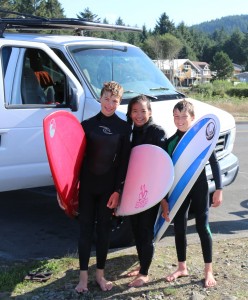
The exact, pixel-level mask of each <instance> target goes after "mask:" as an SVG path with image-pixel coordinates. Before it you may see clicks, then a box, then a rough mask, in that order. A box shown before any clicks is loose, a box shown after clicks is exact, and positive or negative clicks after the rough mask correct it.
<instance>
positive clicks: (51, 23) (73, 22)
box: [0, 9, 142, 35]
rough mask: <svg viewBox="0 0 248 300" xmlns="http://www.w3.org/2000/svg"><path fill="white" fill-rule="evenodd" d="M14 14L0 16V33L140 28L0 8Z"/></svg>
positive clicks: (3, 11) (133, 29)
mask: <svg viewBox="0 0 248 300" xmlns="http://www.w3.org/2000/svg"><path fill="white" fill-rule="evenodd" d="M1 12H2V13H6V14H7V13H8V14H14V15H17V16H20V17H17V18H6V17H4V18H0V31H1V32H0V33H1V35H2V34H3V32H4V31H5V30H8V29H15V30H48V29H50V30H57V29H65V30H66V29H68V30H93V31H133V32H141V31H142V29H140V28H138V27H131V26H121V25H112V24H105V23H98V22H91V21H88V20H86V19H76V18H59V19H56V18H55V19H48V18H44V17H38V16H33V15H29V14H25V13H24V14H22V13H17V12H13V11H6V10H2V9H0V13H1Z"/></svg>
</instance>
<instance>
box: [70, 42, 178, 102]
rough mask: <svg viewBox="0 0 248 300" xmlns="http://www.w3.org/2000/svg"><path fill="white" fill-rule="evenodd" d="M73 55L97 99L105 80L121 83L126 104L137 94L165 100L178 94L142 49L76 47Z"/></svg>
mask: <svg viewBox="0 0 248 300" xmlns="http://www.w3.org/2000/svg"><path fill="white" fill-rule="evenodd" d="M68 50H69V51H70V54H71V56H72V57H73V59H74V61H75V63H76V64H77V65H78V67H79V69H80V70H81V72H82V73H83V74H84V77H85V78H86V79H87V81H88V82H89V84H90V85H91V87H92V90H94V91H95V94H96V97H99V96H100V91H101V87H102V85H103V83H104V82H105V81H111V80H114V81H117V82H119V83H120V84H121V85H122V86H123V88H124V96H123V100H122V104H125V103H128V101H129V99H130V98H132V97H134V96H137V94H146V95H150V96H152V97H159V96H162V97H163V100H166V99H172V98H173V99H175V98H177V95H176V94H178V93H177V92H176V91H175V88H174V87H173V85H172V84H171V82H170V81H169V80H168V78H167V77H166V76H165V75H164V74H163V73H162V72H161V71H160V70H159V69H158V68H157V67H156V66H155V64H154V63H153V61H152V60H151V59H150V58H149V57H148V56H147V55H146V54H145V53H144V52H143V51H141V50H140V49H139V48H137V47H131V46H119V45H115V44H114V43H113V44H110V45H106V46H103V45H99V46H92V45H76V46H70V47H68Z"/></svg>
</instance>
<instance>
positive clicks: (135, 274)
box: [127, 267, 140, 277]
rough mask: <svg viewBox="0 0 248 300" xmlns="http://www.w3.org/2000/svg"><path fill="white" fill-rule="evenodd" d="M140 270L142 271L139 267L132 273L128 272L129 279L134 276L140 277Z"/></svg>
mask: <svg viewBox="0 0 248 300" xmlns="http://www.w3.org/2000/svg"><path fill="white" fill-rule="evenodd" d="M139 270H140V267H137V268H136V269H134V270H132V271H131V272H128V273H127V277H134V276H137V275H139Z"/></svg>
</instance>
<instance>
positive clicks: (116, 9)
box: [59, 0, 248, 30]
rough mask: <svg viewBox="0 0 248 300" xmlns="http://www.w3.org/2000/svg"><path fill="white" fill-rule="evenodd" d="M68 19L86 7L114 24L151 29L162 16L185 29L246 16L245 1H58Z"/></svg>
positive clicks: (246, 4) (246, 5)
mask: <svg viewBox="0 0 248 300" xmlns="http://www.w3.org/2000/svg"><path fill="white" fill-rule="evenodd" d="M59 2H60V3H61V6H62V8H63V9H64V13H65V15H66V17H67V18H76V17H77V16H76V15H77V14H79V13H80V12H84V10H85V8H87V7H88V8H89V9H90V11H91V12H92V13H93V14H95V15H97V16H98V17H99V18H101V20H103V19H104V18H106V19H107V20H108V22H109V23H110V24H114V23H115V21H116V20H117V19H118V18H119V17H120V18H121V19H122V20H123V22H124V23H125V25H129V26H138V27H142V26H143V25H146V28H147V29H148V30H149V29H152V30H153V29H154V27H155V25H156V22H157V21H158V20H159V18H160V16H161V15H162V14H163V13H166V15H167V16H168V17H169V20H170V21H172V22H174V24H175V25H176V26H177V25H178V24H179V23H181V22H182V21H183V22H184V23H185V25H187V26H191V25H194V24H199V23H202V22H205V21H211V20H215V19H220V18H222V17H225V16H232V15H242V14H243V15H248V3H247V0H190V1H187V0H170V1H168V0H152V1H149V0H105V1H104V0H76V1H75V0H59Z"/></svg>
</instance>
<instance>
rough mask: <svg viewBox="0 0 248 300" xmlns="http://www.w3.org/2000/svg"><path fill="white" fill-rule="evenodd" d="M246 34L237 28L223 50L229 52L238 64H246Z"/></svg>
mask: <svg viewBox="0 0 248 300" xmlns="http://www.w3.org/2000/svg"><path fill="white" fill-rule="evenodd" d="M243 40H244V34H243V33H242V32H241V31H239V30H236V31H234V32H233V33H232V35H231V37H230V39H229V40H227V41H226V43H225V45H224V47H223V51H224V52H226V53H227V54H228V56H229V57H230V58H231V59H232V61H233V62H235V63H237V64H241V65H242V64H244V63H245V61H246V59H247V57H246V56H245V54H244V49H243Z"/></svg>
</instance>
